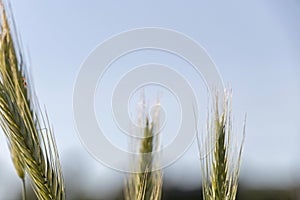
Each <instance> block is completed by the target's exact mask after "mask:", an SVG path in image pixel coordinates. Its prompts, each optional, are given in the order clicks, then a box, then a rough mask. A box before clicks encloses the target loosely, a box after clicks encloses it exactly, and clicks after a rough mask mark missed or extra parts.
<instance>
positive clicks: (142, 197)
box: [124, 111, 163, 200]
mask: <svg viewBox="0 0 300 200" xmlns="http://www.w3.org/2000/svg"><path fill="white" fill-rule="evenodd" d="M158 112H159V111H157V112H156V115H155V117H154V119H153V122H151V123H150V122H149V118H148V117H146V118H145V121H146V123H145V124H146V126H145V128H144V130H143V139H142V140H141V141H140V142H138V144H135V145H137V146H138V147H139V150H138V152H139V153H140V155H142V154H145V153H151V152H153V151H155V150H157V147H158V143H159V141H158V138H157V136H155V134H154V133H155V131H156V130H158V127H159V121H158ZM154 160H155V158H154V157H153V156H150V160H149V159H147V160H145V159H144V157H142V156H141V157H140V159H139V160H138V165H139V166H138V168H139V170H140V171H141V173H131V174H130V175H129V178H128V180H126V182H125V192H124V196H125V199H126V200H160V199H161V193H162V182H163V181H162V172H161V171H160V170H156V171H152V167H153V166H154V165H155V164H157V163H156V161H154ZM134 167H136V166H134Z"/></svg>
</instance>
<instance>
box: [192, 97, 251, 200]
mask: <svg viewBox="0 0 300 200" xmlns="http://www.w3.org/2000/svg"><path fill="white" fill-rule="evenodd" d="M231 98H232V97H231V93H229V92H226V95H225V99H224V102H223V104H222V105H221V111H219V106H220V105H219V101H218V96H217V95H216V97H215V102H214V108H213V109H212V110H213V111H212V112H214V114H213V115H211V116H210V115H208V117H207V134H208V138H207V142H206V143H205V151H206V153H207V152H208V154H206V153H205V154H204V152H201V151H202V150H201V148H200V146H199V151H200V156H201V159H202V160H201V164H202V189H203V198H204V199H205V200H235V198H236V192H237V187H238V176H239V168H240V162H241V154H242V149H243V144H244V136H245V124H244V128H243V138H242V142H241V144H240V146H239V147H237V146H234V145H235V144H234V141H233V140H234V137H232V116H231V115H232V114H231V110H232V109H231ZM198 144H199V145H200V141H199V137H198Z"/></svg>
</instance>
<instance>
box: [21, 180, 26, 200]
mask: <svg viewBox="0 0 300 200" xmlns="http://www.w3.org/2000/svg"><path fill="white" fill-rule="evenodd" d="M22 200H26V182H25V178H22Z"/></svg>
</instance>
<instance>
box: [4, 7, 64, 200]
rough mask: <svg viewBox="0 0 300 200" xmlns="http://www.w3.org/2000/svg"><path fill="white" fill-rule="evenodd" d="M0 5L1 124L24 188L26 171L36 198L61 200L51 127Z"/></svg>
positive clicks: (62, 198)
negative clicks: (43, 112) (38, 101)
mask: <svg viewBox="0 0 300 200" xmlns="http://www.w3.org/2000/svg"><path fill="white" fill-rule="evenodd" d="M0 7H1V14H2V18H1V32H0V75H1V82H0V125H1V127H2V129H3V131H4V133H5V135H6V137H7V141H8V144H9V147H10V150H11V155H12V159H13V163H14V166H15V168H16V171H17V174H18V175H19V177H20V178H21V179H22V181H23V188H24V189H25V185H24V184H25V181H24V179H25V173H27V174H28V175H29V177H30V178H31V182H32V186H33V189H34V191H35V194H36V196H37V197H38V199H39V200H64V199H65V189H64V183H63V178H62V172H61V167H60V163H59V157H58V152H57V147H56V144H55V140H54V136H53V132H52V128H51V127H50V123H49V120H48V117H47V115H46V114H42V112H41V109H40V107H39V106H38V103H37V100H36V99H35V93H34V90H33V88H32V87H30V86H31V85H30V80H29V77H28V76H27V74H26V67H25V66H26V65H25V62H24V57H23V53H22V51H21V48H20V46H19V43H18V38H17V34H15V33H16V32H15V30H14V29H13V28H14V23H13V18H12V16H10V17H11V19H12V22H11V24H12V25H13V26H11V27H13V28H11V27H10V26H9V23H8V20H7V12H6V9H5V7H6V6H4V4H3V2H2V1H1V2H0ZM6 8H7V7H6ZM7 9H8V8H7ZM8 13H9V12H8ZM9 14H11V12H10V13H9ZM13 34H15V35H13ZM24 192H25V191H24ZM24 194H25V193H24ZM23 196H24V195H23Z"/></svg>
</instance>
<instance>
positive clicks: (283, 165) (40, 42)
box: [0, 0, 300, 199]
mask: <svg viewBox="0 0 300 200" xmlns="http://www.w3.org/2000/svg"><path fill="white" fill-rule="evenodd" d="M12 7H13V11H14V15H15V19H16V22H17V27H18V30H19V33H20V34H21V38H22V42H23V44H24V46H25V49H26V51H27V53H28V55H29V57H30V64H31V69H32V76H33V80H34V84H35V88H36V92H37V94H38V97H39V100H40V102H41V104H45V105H46V107H47V110H48V113H49V116H50V118H51V121H52V123H53V125H54V130H55V136H56V140H57V144H58V148H59V152H60V155H61V160H62V166H63V170H64V174H65V177H66V182H67V184H69V185H72V186H73V188H76V187H79V184H80V183H87V184H86V185H88V187H87V186H86V188H85V189H86V190H87V191H89V190H90V192H92V190H94V189H97V188H102V190H107V189H109V188H111V187H113V186H114V185H115V184H117V183H119V182H118V181H119V179H120V178H122V174H121V173H119V172H116V171H114V170H111V169H109V168H107V167H105V166H103V165H101V164H100V163H98V162H97V161H96V160H94V159H93V158H92V157H91V156H90V155H89V154H88V153H87V152H86V150H85V149H84V147H83V146H82V145H81V143H80V140H79V138H78V137H77V133H76V129H75V123H74V120H73V111H72V94H73V88H74V83H75V81H76V76H77V74H78V72H79V69H80V65H81V64H82V62H83V61H84V59H85V58H86V57H87V56H88V54H89V53H90V52H91V51H92V50H93V49H94V48H95V47H96V46H97V45H98V44H100V43H101V42H103V41H105V40H106V39H107V38H109V37H111V36H112V35H115V34H118V33H120V32H123V31H126V30H129V29H133V28H141V27H162V28H168V29H173V30H176V31H179V32H182V33H184V34H185V35H188V36H190V37H191V38H193V39H194V40H196V41H197V42H198V43H199V44H201V45H202V46H203V47H204V48H205V49H206V50H207V52H208V54H209V55H210V57H211V58H212V59H213V61H214V62H215V64H216V65H217V67H218V69H219V72H220V74H221V76H222V77H223V80H224V83H225V84H227V85H228V84H229V85H230V86H231V88H232V89H233V103H234V110H235V112H234V114H235V119H236V120H235V122H236V123H237V124H240V123H241V122H242V120H240V119H241V118H242V117H243V115H244V113H245V112H247V116H248V118H247V132H246V142H245V148H244V155H243V161H242V169H241V179H242V180H243V181H245V182H246V183H247V184H248V185H249V186H251V187H262V186H264V187H287V186H291V185H293V184H295V183H300V176H299V169H300V158H299V154H300V147H299V141H300V128H299V113H300V106H299V103H300V78H299V77H300V56H299V55H300V37H299V35H300V1H298V0H286V1H279V0H272V1H271V0H269V1H267V0H266V1H261V0H253V1H226V2H217V1H196V0H195V1H189V2H183V1H179V0H175V1H174V0H166V1H156V0H155V1H138V0H135V1H119V2H113V1H91V0H90V1H83V0H72V1H71V0H64V1H58V0H53V1H37V0H27V1H21V0H14V1H12ZM149 55H150V56H149ZM152 58H153V59H154V60H155V61H162V62H164V61H166V62H167V61H168V62H170V63H177V64H178V62H175V61H176V59H174V60H172V59H171V60H168V59H167V58H168V55H166V58H164V57H163V54H159V55H158V54H156V53H153V52H150V53H149V52H144V53H143V54H141V55H139V54H137V58H136V59H138V62H137V63H139V62H143V61H144V62H145V63H146V62H147V61H150V60H151V59H152ZM136 59H135V58H134V56H132V57H131V59H127V60H126V59H125V60H124V61H123V63H127V65H128V66H130V64H131V62H132V63H133V64H132V66H134V64H135V62H136ZM180 67H182V66H177V68H176V66H175V68H176V69H179V70H180ZM187 67H188V66H187ZM182 73H186V76H193V74H191V73H193V72H192V71H189V70H186V71H184V70H182ZM116 74H117V73H116ZM118 78H120V77H116V76H113V77H112V80H110V81H109V80H108V81H107V82H106V83H107V84H108V87H111V85H112V84H115V83H113V82H112V81H113V80H115V79H116V80H117V79H118ZM192 84H194V86H193V87H197V81H193V80H192ZM106 90H108V89H107V88H106ZM100 118H101V117H100ZM0 139H1V141H0V145H1V146H0V150H1V152H2V153H1V154H0V162H1V163H2V164H1V166H2V167H1V168H2V169H1V170H0V180H5V182H2V183H1V187H0V194H1V195H4V194H6V195H10V193H13V189H12V188H11V187H9V185H10V184H14V185H16V186H17V187H19V186H20V185H19V184H18V179H17V177H16V175H15V172H14V169H13V167H12V164H11V161H10V157H9V153H8V150H7V147H6V144H5V142H4V141H5V138H4V137H3V135H1V136H0ZM116 142H118V141H117V140H116ZM200 172H201V171H200V162H199V160H198V158H197V147H196V145H192V147H191V148H190V150H188V152H187V153H186V154H185V155H184V156H183V157H182V158H180V160H178V162H176V163H175V164H174V165H172V166H171V167H169V168H167V169H166V172H165V178H166V179H168V180H169V181H170V184H176V185H179V186H181V187H185V188H190V187H192V186H193V187H198V186H200ZM71 178H72V179H71ZM73 180H80V181H73ZM100 180H101V181H100ZM121 180H122V179H121ZM79 182H80V183H79ZM69 192H71V191H69ZM70 199H71V198H70Z"/></svg>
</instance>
